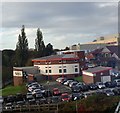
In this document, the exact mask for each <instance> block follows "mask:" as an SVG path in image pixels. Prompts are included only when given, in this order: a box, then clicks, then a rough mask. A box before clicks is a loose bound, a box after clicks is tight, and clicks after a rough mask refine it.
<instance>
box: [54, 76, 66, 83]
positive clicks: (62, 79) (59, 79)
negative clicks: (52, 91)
mask: <svg viewBox="0 0 120 113" xmlns="http://www.w3.org/2000/svg"><path fill="white" fill-rule="evenodd" d="M65 79H66V78H64V77H60V78H57V79H56V81H57V82H59V83H61V82H62V81H64V80H65Z"/></svg>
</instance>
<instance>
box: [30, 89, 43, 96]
mask: <svg viewBox="0 0 120 113" xmlns="http://www.w3.org/2000/svg"><path fill="white" fill-rule="evenodd" d="M36 93H42V90H41V89H35V90H33V91H32V94H33V95H35V94H36Z"/></svg>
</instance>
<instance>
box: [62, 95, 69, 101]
mask: <svg viewBox="0 0 120 113" xmlns="http://www.w3.org/2000/svg"><path fill="white" fill-rule="evenodd" d="M61 100H62V101H67V102H69V101H70V96H69V95H68V93H63V94H62V95H61Z"/></svg>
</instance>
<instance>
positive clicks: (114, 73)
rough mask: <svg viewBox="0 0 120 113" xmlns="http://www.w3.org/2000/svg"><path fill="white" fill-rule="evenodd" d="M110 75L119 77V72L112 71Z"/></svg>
mask: <svg viewBox="0 0 120 113" xmlns="http://www.w3.org/2000/svg"><path fill="white" fill-rule="evenodd" d="M112 76H114V77H115V78H120V72H117V71H114V72H112Z"/></svg>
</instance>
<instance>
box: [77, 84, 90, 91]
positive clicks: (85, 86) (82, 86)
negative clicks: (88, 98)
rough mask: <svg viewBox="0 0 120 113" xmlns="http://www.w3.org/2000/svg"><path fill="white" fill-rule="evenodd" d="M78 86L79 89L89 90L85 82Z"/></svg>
mask: <svg viewBox="0 0 120 113" xmlns="http://www.w3.org/2000/svg"><path fill="white" fill-rule="evenodd" d="M79 88H80V89H81V91H88V90H89V88H88V86H87V85H86V84H83V85H81V86H79Z"/></svg>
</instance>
